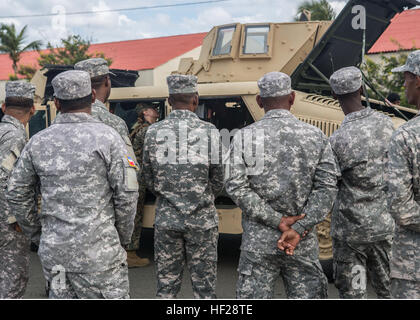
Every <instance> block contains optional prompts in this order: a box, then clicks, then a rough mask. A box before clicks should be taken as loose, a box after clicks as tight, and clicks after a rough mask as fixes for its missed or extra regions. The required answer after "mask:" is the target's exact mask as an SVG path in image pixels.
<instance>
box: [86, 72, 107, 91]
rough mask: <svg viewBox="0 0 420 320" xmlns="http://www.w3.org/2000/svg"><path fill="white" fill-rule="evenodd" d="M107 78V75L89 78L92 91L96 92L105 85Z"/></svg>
mask: <svg viewBox="0 0 420 320" xmlns="http://www.w3.org/2000/svg"><path fill="white" fill-rule="evenodd" d="M108 77H109V75H108V74H103V75H100V76H97V77H93V78H91V80H90V81H91V83H92V89H95V90H98V89H99V88H100V87H101V86H102V85H103V84H104V83H105V81H106V80H107V79H108Z"/></svg>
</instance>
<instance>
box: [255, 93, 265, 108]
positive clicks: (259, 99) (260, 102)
mask: <svg viewBox="0 0 420 320" xmlns="http://www.w3.org/2000/svg"><path fill="white" fill-rule="evenodd" d="M256 100H257V104H258V106H259V107H260V108H261V109H264V106H263V103H262V99H261V96H260V95H259V94H258V95H257V98H256Z"/></svg>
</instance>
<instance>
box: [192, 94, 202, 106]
mask: <svg viewBox="0 0 420 320" xmlns="http://www.w3.org/2000/svg"><path fill="white" fill-rule="evenodd" d="M199 101H200V99H199V97H198V94H195V95H194V98H193V105H194V106H195V107H196V106H198V103H199Z"/></svg>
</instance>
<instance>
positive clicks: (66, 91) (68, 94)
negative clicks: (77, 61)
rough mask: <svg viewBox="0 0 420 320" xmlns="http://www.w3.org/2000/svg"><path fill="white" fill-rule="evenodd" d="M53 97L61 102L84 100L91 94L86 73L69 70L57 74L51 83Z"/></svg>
mask: <svg viewBox="0 0 420 320" xmlns="http://www.w3.org/2000/svg"><path fill="white" fill-rule="evenodd" d="M51 84H52V86H53V88H54V97H56V98H57V99H61V100H76V99H81V98H85V97H87V96H88V95H90V94H91V93H92V87H91V84H90V76H89V73H87V72H86V71H80V70H70V71H65V72H62V73H60V74H58V75H57V76H56V77H55V78H54V79H53V80H52V82H51Z"/></svg>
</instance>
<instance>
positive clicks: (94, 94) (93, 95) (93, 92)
mask: <svg viewBox="0 0 420 320" xmlns="http://www.w3.org/2000/svg"><path fill="white" fill-rule="evenodd" d="M95 100H96V90H95V89H92V103H95Z"/></svg>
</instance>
